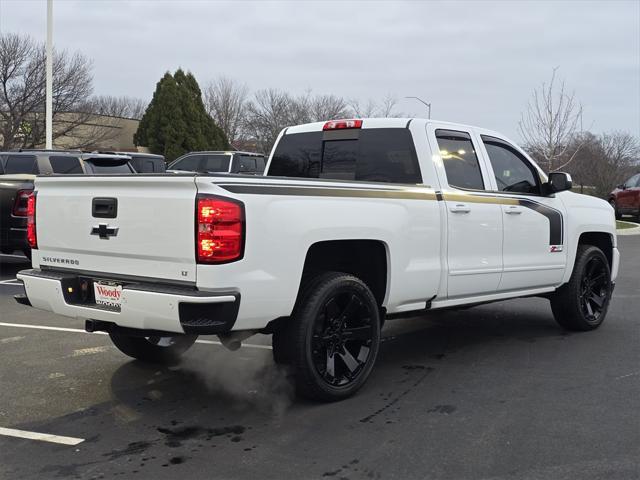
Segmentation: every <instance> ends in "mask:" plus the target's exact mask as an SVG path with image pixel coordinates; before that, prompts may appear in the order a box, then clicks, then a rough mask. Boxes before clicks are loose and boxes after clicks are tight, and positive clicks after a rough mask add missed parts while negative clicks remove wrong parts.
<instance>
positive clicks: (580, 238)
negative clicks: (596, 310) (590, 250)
mask: <svg viewBox="0 0 640 480" xmlns="http://www.w3.org/2000/svg"><path fill="white" fill-rule="evenodd" d="M580 245H593V246H595V247H598V248H599V249H600V250H602V252H603V253H604V255H605V257H607V261H608V263H609V268H610V269H611V271H612V273H613V271H614V267H615V265H614V260H615V259H614V252H613V249H614V248H615V246H616V240H615V236H614V235H613V234H612V233H611V232H608V231H604V230H599V229H587V230H585V231H583V232H579V234H578V235H577V241H576V243H575V244H574V245H573V246H572V248H571V249H570V250H569V252H568V255H569V256H568V258H567V268H566V270H565V274H564V278H563V279H562V284H565V283H567V282H568V281H569V279H570V278H571V273H572V272H573V268H574V266H575V264H576V255H577V253H578V247H579V246H580Z"/></svg>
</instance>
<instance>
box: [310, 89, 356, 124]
mask: <svg viewBox="0 0 640 480" xmlns="http://www.w3.org/2000/svg"><path fill="white" fill-rule="evenodd" d="M310 113H311V118H312V121H313V122H320V121H322V120H331V119H335V118H345V117H348V116H349V106H348V105H347V102H346V101H345V99H344V98H342V97H338V96H336V95H317V96H315V97H313V99H312V101H311V105H310Z"/></svg>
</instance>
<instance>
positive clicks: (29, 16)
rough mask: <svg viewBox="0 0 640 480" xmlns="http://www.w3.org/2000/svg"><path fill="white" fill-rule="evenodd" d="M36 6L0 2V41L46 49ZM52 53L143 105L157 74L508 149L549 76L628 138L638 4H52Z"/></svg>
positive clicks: (638, 73) (637, 59)
mask: <svg viewBox="0 0 640 480" xmlns="http://www.w3.org/2000/svg"><path fill="white" fill-rule="evenodd" d="M45 28H46V2H45V1H44V0H18V1H16V0H0V31H1V32H3V33H5V32H19V33H28V34H30V35H32V36H33V37H35V38H37V39H39V40H44V39H45V37H46V33H45ZM54 42H55V44H56V46H57V48H65V49H68V50H79V51H81V52H82V53H84V54H85V55H87V56H88V57H89V58H91V59H92V60H93V65H94V69H93V72H94V84H95V93H98V94H108V95H129V96H135V97H142V98H145V99H150V98H151V95H152V93H153V90H154V88H155V84H156V82H157V81H158V79H159V78H160V77H161V75H162V74H163V73H164V72H165V71H167V70H171V71H173V70H175V69H176V68H177V67H183V68H184V69H188V70H191V71H192V72H193V73H194V74H195V76H196V78H197V79H198V81H199V82H200V84H201V85H203V84H205V83H206V82H207V81H209V80H210V79H212V78H214V77H216V76H217V75H221V74H224V75H227V76H230V77H232V78H235V79H238V80H241V81H243V82H245V83H246V84H247V85H248V86H249V88H250V89H252V90H257V89H260V88H267V87H277V88H282V89H285V90H288V91H290V92H293V93H302V92H304V91H305V90H308V89H311V90H312V91H314V92H316V93H333V94H336V95H341V96H343V97H346V98H352V97H356V98H360V99H362V100H366V99H367V98H373V99H376V98H378V99H379V98H381V97H383V96H385V95H386V94H394V95H397V97H398V98H399V99H401V101H400V103H399V105H398V108H399V109H400V110H401V111H404V112H408V113H412V114H414V115H416V116H426V109H425V108H424V107H422V106H421V105H420V104H419V103H417V102H416V101H415V100H405V99H404V98H403V97H405V96H411V95H415V96H419V97H422V98H424V99H425V100H426V101H430V102H432V103H433V113H432V116H433V117H434V118H437V119H441V120H448V121H456V122H463V123H471V124H476V125H481V126H483V127H486V128H492V129H495V130H498V131H501V132H503V133H505V134H507V135H509V136H511V137H513V138H514V140H519V135H518V134H517V122H518V120H519V118H520V112H521V111H522V110H523V109H524V108H525V106H526V103H527V100H528V98H529V96H530V94H531V92H532V90H533V89H534V88H535V87H536V86H538V85H539V84H540V83H541V82H542V81H544V80H547V79H548V78H549V76H550V74H551V71H552V68H553V67H555V66H559V67H560V69H559V74H560V76H561V77H563V78H564V79H565V80H566V83H567V85H568V86H569V87H571V89H573V90H575V93H576V96H577V98H578V99H579V100H580V101H581V102H582V104H583V105H584V112H585V113H584V126H585V128H587V127H591V129H592V130H593V131H596V132H602V131H610V130H626V131H629V132H631V133H633V134H635V135H640V0H631V1H604V0H603V1H566V2H559V1H542V0H540V1H532V2H525V1H512V2H508V1H494V2H482V1H471V2H436V1H423V2H418V1H413V2H379V1H375V2H373V1H370V2H365V1H360V2H338V1H327V0H324V1H322V2H304V1H297V2H294V1H291V2H267V1H260V2H257V1H256V2H241V1H235V2H217V1H178V0H176V1H169V0H165V1H151V0H149V1H124V0H114V1H96V0H91V1H89V0H85V1H63V0H54Z"/></svg>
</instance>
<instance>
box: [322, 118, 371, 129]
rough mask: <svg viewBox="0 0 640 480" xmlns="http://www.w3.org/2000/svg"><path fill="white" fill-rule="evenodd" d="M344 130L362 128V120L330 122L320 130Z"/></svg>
mask: <svg viewBox="0 0 640 480" xmlns="http://www.w3.org/2000/svg"><path fill="white" fill-rule="evenodd" d="M346 128H362V120H331V121H330V122H327V123H325V124H324V126H323V127H322V130H344V129H346Z"/></svg>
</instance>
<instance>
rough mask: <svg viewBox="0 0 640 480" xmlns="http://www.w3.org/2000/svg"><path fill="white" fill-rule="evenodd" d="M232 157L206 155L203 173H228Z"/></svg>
mask: <svg viewBox="0 0 640 480" xmlns="http://www.w3.org/2000/svg"><path fill="white" fill-rule="evenodd" d="M230 161H231V155H204V162H203V164H202V167H200V169H199V170H200V171H202V172H228V171H229V162H230Z"/></svg>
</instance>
